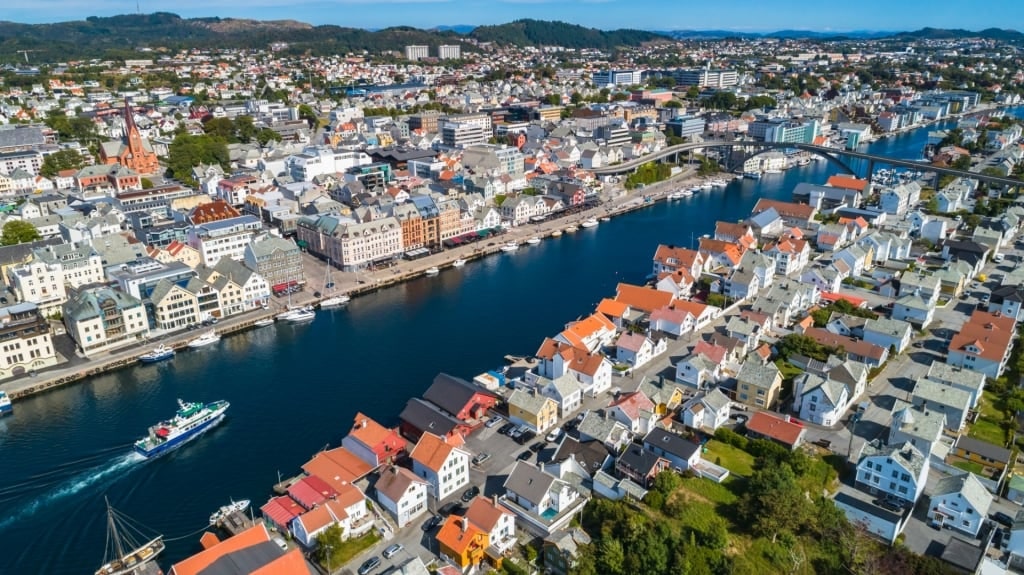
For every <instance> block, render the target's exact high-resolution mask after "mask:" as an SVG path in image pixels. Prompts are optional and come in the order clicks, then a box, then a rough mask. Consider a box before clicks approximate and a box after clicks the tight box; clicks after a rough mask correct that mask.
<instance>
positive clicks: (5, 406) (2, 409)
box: [0, 391, 14, 417]
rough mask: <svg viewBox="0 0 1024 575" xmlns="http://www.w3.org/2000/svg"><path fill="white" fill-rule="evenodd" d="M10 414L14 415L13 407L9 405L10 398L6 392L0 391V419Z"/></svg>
mask: <svg viewBox="0 0 1024 575" xmlns="http://www.w3.org/2000/svg"><path fill="white" fill-rule="evenodd" d="M12 413H14V407H13V406H12V405H11V398H10V397H8V396H7V392H6V391H0V417H2V416H4V415H10V414H12Z"/></svg>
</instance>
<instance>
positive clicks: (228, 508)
mask: <svg viewBox="0 0 1024 575" xmlns="http://www.w3.org/2000/svg"><path fill="white" fill-rule="evenodd" d="M248 508H249V500H248V499H243V500H241V501H235V500H232V501H231V504H230V505H225V506H223V507H221V508H220V509H218V510H217V511H214V512H213V514H212V515H210V525H216V524H217V523H219V522H220V521H221V519H224V518H225V517H227V516H228V515H231V514H232V513H235V512H238V513H245V510H246V509H248Z"/></svg>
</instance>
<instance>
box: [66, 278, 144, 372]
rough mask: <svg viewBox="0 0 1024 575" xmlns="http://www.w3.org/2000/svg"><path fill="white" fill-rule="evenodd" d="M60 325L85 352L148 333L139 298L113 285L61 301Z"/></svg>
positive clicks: (113, 346)
mask: <svg viewBox="0 0 1024 575" xmlns="http://www.w3.org/2000/svg"><path fill="white" fill-rule="evenodd" d="M63 315H64V325H65V326H67V330H68V335H70V336H71V338H72V339H74V340H75V343H77V344H78V347H79V348H80V349H81V350H82V353H84V354H85V355H87V356H88V355H91V354H94V353H98V352H101V351H110V350H112V349H117V348H121V347H124V346H128V345H132V344H135V343H138V342H139V341H140V340H142V339H144V338H145V337H146V336H147V335H148V334H149V319H148V317H147V316H146V308H145V306H144V305H143V304H142V302H141V301H139V300H137V299H135V298H133V297H132V296H130V295H128V294H126V293H124V292H122V291H120V290H117V289H113V288H108V287H96V288H90V289H85V290H82V291H81V292H79V293H78V294H77V295H76V296H75V297H74V298H73V299H71V300H70V301H68V302H67V303H66V304H64V308H63Z"/></svg>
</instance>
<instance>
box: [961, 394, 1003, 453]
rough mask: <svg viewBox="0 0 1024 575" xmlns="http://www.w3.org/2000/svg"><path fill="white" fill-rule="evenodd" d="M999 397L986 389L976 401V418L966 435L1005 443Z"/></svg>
mask: <svg viewBox="0 0 1024 575" xmlns="http://www.w3.org/2000/svg"><path fill="white" fill-rule="evenodd" d="M998 402H999V398H998V396H996V394H994V393H992V392H990V391H988V390H986V391H985V392H984V393H983V395H982V397H981V401H980V402H978V409H979V411H980V413H979V414H978V420H977V421H975V422H974V423H973V424H971V428H970V429H969V430H968V432H967V435H969V436H970V437H973V438H975V439H980V440H982V441H987V442H989V443H992V444H994V445H1005V444H1006V432H1005V431H1004V430H1003V427H1002V422H1003V421H1004V414H1003V411H1002V410H1001V409H1000V405H999V403H998Z"/></svg>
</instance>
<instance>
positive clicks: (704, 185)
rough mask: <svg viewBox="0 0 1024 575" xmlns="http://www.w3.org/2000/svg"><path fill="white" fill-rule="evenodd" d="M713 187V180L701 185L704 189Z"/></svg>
mask: <svg viewBox="0 0 1024 575" xmlns="http://www.w3.org/2000/svg"><path fill="white" fill-rule="evenodd" d="M711 188H712V186H711V182H704V183H703V184H701V185H700V189H702V190H704V191H707V190H710V189H711Z"/></svg>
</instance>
